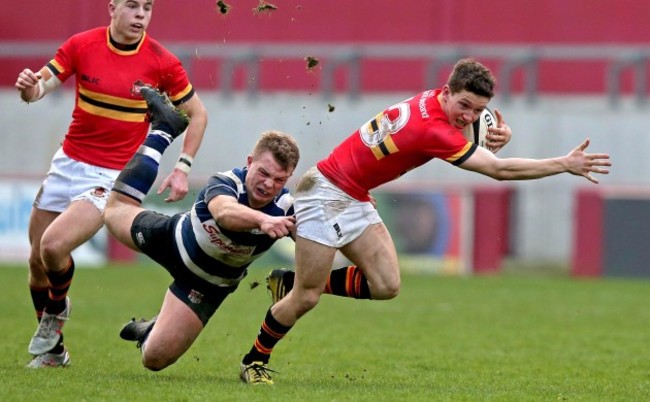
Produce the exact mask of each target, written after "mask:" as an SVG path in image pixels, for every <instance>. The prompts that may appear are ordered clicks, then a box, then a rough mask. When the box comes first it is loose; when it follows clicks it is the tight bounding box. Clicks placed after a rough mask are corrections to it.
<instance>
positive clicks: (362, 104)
mask: <svg viewBox="0 0 650 402" xmlns="http://www.w3.org/2000/svg"><path fill="white" fill-rule="evenodd" d="M0 3H1V4H2V9H3V13H2V14H1V15H0V27H2V28H1V31H0V59H1V61H2V65H3V68H2V69H1V70H0V119H1V121H2V126H3V133H2V135H1V136H0V149H1V150H2V151H1V152H2V158H0V262H12V261H19V262H20V261H26V256H27V250H28V243H27V234H26V230H27V222H28V218H29V211H30V209H31V202H32V201H33V198H34V195H35V193H36V191H37V190H38V186H39V185H40V182H41V180H42V178H43V176H44V174H45V173H46V171H47V169H48V167H49V163H50V159H51V157H52V155H53V154H54V152H55V151H56V149H57V148H58V147H59V144H60V142H61V140H62V138H63V136H64V134H65V132H66V130H67V126H68V124H69V121H70V115H71V112H72V107H73V103H74V86H73V85H74V83H73V82H72V81H73V80H70V82H68V83H66V85H65V86H64V87H63V88H60V89H59V90H58V91H57V92H55V93H53V94H51V95H50V96H49V97H47V98H45V99H43V100H41V101H39V102H36V103H33V104H29V105H27V104H25V103H23V102H21V101H20V99H19V97H18V95H17V94H16V90H15V89H14V87H13V84H14V82H15V79H16V77H17V75H18V72H19V71H21V70H22V69H23V68H25V67H29V68H31V69H33V70H38V69H40V68H41V67H42V66H43V65H44V64H45V63H46V62H48V61H49V60H50V59H51V58H52V57H53V56H54V54H55V52H56V49H57V48H58V46H59V45H60V44H61V43H62V42H63V41H65V40H66V39H67V38H68V37H69V36H71V35H73V34H75V33H78V32H80V31H83V30H86V29H90V28H93V27H96V26H106V25H108V23H109V15H108V10H107V5H108V1H107V0H92V1H89V0H60V1H57V2H41V1H36V0H23V1H21V2H15V1H7V0H1V1H0ZM225 3H227V4H229V5H230V6H231V8H230V9H229V10H228V12H227V13H223V12H222V11H221V10H220V7H219V6H218V4H217V2H216V1H207V0H193V1H191V2H184V1H183V2H181V1H178V0H156V1H155V5H154V13H153V19H152V22H151V25H150V27H149V31H148V32H149V34H150V35H151V36H152V37H153V38H155V39H157V40H158V41H160V42H162V44H163V45H165V46H166V47H168V48H169V49H170V50H172V51H173V52H174V53H175V54H176V55H177V56H178V57H179V58H180V59H181V60H182V61H183V64H184V65H185V67H186V69H187V70H188V72H189V74H190V79H191V81H192V83H193V84H194V86H195V87H196V89H197V91H198V93H199V95H200V97H201V98H202V100H203V101H204V103H205V104H206V106H207V108H208V111H209V118H210V121H209V124H208V128H207V131H206V135H205V138H204V141H203V145H202V147H201V150H200V151H199V154H198V156H197V159H196V161H195V164H194V167H193V169H192V173H191V180H192V183H193V187H194V188H200V187H201V185H202V184H203V183H204V181H205V180H206V178H207V177H208V176H209V175H210V174H211V173H213V172H215V171H221V170H227V169H230V168H232V167H233V166H243V165H244V163H245V160H246V159H245V158H246V156H247V155H248V153H249V152H250V150H251V148H252V146H253V145H254V143H255V141H256V140H257V138H258V136H259V134H260V132H262V131H264V130H267V129H277V130H282V131H285V132H287V133H290V134H292V135H293V136H295V137H296V139H297V140H298V142H299V144H300V146H301V151H302V159H301V162H300V165H299V166H298V169H297V171H296V174H295V175H294V176H295V177H294V180H293V181H292V183H291V186H293V184H294V183H295V180H296V179H297V177H299V176H300V175H301V174H302V172H304V171H305V170H306V169H308V168H309V167H310V166H312V165H313V164H315V163H316V162H317V161H318V160H319V159H321V158H323V157H325V156H326V155H327V154H328V153H329V152H330V150H331V149H332V148H333V147H334V146H335V145H336V144H338V143H339V142H340V141H341V140H342V139H344V138H345V137H347V136H348V135H349V134H350V133H352V132H353V131H354V130H356V129H357V128H358V127H359V126H361V125H362V124H364V123H365V122H366V121H368V120H369V119H370V118H371V117H373V116H374V115H376V114H377V113H379V112H381V111H382V110H384V109H385V108H386V107H388V106H390V105H392V104H395V103H397V102H400V101H402V100H403V99H405V98H408V97H410V96H413V95H415V94H417V93H419V92H421V91H423V90H426V89H432V88H438V87H440V86H441V85H443V84H444V82H445V80H446V78H447V76H448V74H449V72H450V71H451V67H452V66H453V64H454V63H455V62H456V61H457V60H458V59H459V58H462V57H474V58H476V59H478V60H479V61H481V62H483V63H484V64H486V65H487V66H488V67H490V68H491V69H492V71H493V72H494V74H495V76H496V77H497V80H498V83H497V96H496V97H495V98H494V100H493V101H492V102H491V103H490V107H492V108H498V109H500V110H501V111H502V113H503V114H504V116H505V119H506V121H507V123H508V124H509V125H510V126H511V127H512V130H513V133H514V134H513V138H512V141H511V142H510V144H508V146H507V147H506V148H505V149H503V150H502V151H501V152H500V154H499V156H501V157H514V156H518V157H519V156H520V157H531V158H545V157H553V156H560V155H564V154H566V153H568V152H569V151H570V150H571V149H573V148H574V147H575V146H577V145H578V144H580V143H581V142H582V141H583V140H584V139H585V138H587V137H589V138H590V139H591V141H592V145H591V146H590V148H589V151H592V152H607V153H609V154H610V155H611V157H612V161H613V164H614V166H613V167H612V169H611V174H610V175H608V176H601V177H599V179H600V180H601V183H600V184H598V185H594V184H591V183H590V182H588V181H587V180H585V179H583V178H579V177H575V176H569V175H560V176H556V177H550V178H546V179H544V180H539V181H530V182H519V183H500V182H495V181H494V180H491V179H489V178H486V177H482V176H479V175H477V174H474V173H469V172H465V171H462V170H461V169H457V168H454V167H452V166H450V165H447V164H446V163H444V162H441V161H433V162H431V163H429V164H427V165H425V166H423V167H421V168H419V169H416V170H414V171H412V172H410V173H408V174H407V175H405V176H404V177H403V178H401V179H400V180H398V181H397V182H394V183H391V184H389V185H386V186H385V187H382V188H379V189H377V191H376V196H377V197H378V199H379V202H380V204H379V208H380V213H381V214H382V216H383V217H384V219H385V220H386V223H387V225H388V226H389V227H390V229H391V231H392V234H393V237H394V239H395V242H396V243H397V246H398V249H399V251H400V255H401V259H402V261H403V264H404V267H405V269H411V270H417V271H422V272H434V273H451V274H471V273H477V272H478V273H489V272H498V271H499V270H501V269H503V267H504V266H505V265H508V266H509V267H514V269H517V267H521V269H524V267H527V266H542V265H547V266H548V265H552V266H556V267H560V269H562V270H565V271H566V272H567V273H569V274H572V275H578V276H600V275H605V276H627V277H648V276H650V267H649V266H648V265H647V263H646V262H647V261H648V259H649V258H650V248H648V247H647V240H646V236H647V234H646V230H645V228H646V225H647V222H649V221H650V175H648V173H649V172H650V160H649V158H646V155H645V152H646V151H647V150H649V149H650V135H649V134H650V133H649V130H648V124H647V121H648V111H649V108H648V102H647V97H648V92H649V88H648V86H649V85H650V84H649V82H648V60H649V58H650V30H648V29H647V16H648V15H650V3H648V2H640V1H636V0H600V1H597V2H594V1H591V0H572V1H569V2H567V1H563V0H543V1H532V0H520V1H516V2H513V1H509V0H493V1H491V2H484V1H479V0H429V1H414V0H383V1H369V0H355V1H347V0H330V1H327V2H316V1H305V0H286V1H285V0H276V1H272V2H266V3H264V2H262V3H260V1H258V0H247V1H243V0H239V1H235V0H230V1H226V2H225ZM264 5H266V7H264ZM269 5H272V6H275V7H270V6H269ZM260 9H265V10H260ZM178 145H179V144H175V148H174V149H172V150H170V151H168V152H167V154H166V157H165V160H164V161H163V163H162V169H161V176H162V175H166V174H167V172H168V171H169V170H170V169H171V167H172V166H173V164H174V162H175V160H176V156H177V155H178V152H179V151H178ZM194 193H195V191H193V192H192V193H191V194H190V195H188V197H187V200H185V202H182V203H179V204H174V205H170V204H164V203H163V202H161V201H160V199H159V198H158V197H150V199H149V200H148V205H149V206H151V207H153V208H156V209H159V210H163V211H165V212H169V213H172V212H175V211H177V210H182V209H184V208H187V207H188V205H190V203H191V202H192V201H193V194H194ZM290 243H291V242H289V244H287V243H286V242H283V243H281V245H280V246H279V247H277V248H276V250H275V251H274V255H273V256H272V257H273V258H276V259H277V260H278V261H280V262H281V263H290V261H291V258H292V249H291V247H292V245H291V244H290ZM76 253H77V256H76V257H77V259H78V260H79V261H84V262H85V263H86V264H88V265H99V266H101V265H102V264H104V263H105V262H107V261H130V260H133V259H134V258H136V257H135V256H133V255H132V254H130V253H128V252H126V251H125V250H123V249H122V248H120V246H119V245H117V244H115V242H114V241H113V240H112V239H111V238H110V236H108V235H107V234H106V232H102V233H100V235H98V236H97V238H96V239H94V240H93V242H91V243H90V244H88V245H85V246H83V247H82V248H81V249H80V250H78V251H77V252H76ZM273 263H275V261H274V262H273Z"/></svg>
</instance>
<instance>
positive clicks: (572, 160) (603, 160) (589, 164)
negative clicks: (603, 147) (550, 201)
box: [565, 138, 612, 184]
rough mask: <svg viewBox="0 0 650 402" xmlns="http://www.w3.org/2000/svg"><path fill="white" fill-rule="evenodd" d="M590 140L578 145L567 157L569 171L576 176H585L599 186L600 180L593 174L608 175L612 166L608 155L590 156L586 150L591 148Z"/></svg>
mask: <svg viewBox="0 0 650 402" xmlns="http://www.w3.org/2000/svg"><path fill="white" fill-rule="evenodd" d="M589 142H590V141H589V138H587V139H586V140H585V141H584V142H583V143H582V144H580V145H578V146H577V147H576V148H575V149H574V150H573V151H571V152H569V154H568V155H567V156H566V158H565V159H566V161H567V170H568V172H569V173H571V174H574V175H576V176H584V177H585V178H587V180H589V181H590V182H592V183H596V184H598V179H596V178H595V177H593V176H592V175H591V174H592V173H599V174H608V173H609V169H607V167H608V166H612V163H611V162H610V161H609V155H608V154H589V153H586V152H585V149H587V147H588V146H589Z"/></svg>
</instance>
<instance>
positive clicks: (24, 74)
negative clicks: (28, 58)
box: [15, 68, 42, 91]
mask: <svg viewBox="0 0 650 402" xmlns="http://www.w3.org/2000/svg"><path fill="white" fill-rule="evenodd" d="M41 78H42V77H41V73H40V72H39V73H35V72H33V71H32V70H30V69H29V68H26V69H24V70H23V71H21V72H20V73H19V74H18V78H17V79H16V84H15V86H16V88H18V90H19V91H24V90H25V89H29V88H34V87H35V86H36V84H38V80H40V79H41Z"/></svg>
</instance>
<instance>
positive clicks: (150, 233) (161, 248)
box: [131, 211, 237, 326]
mask: <svg viewBox="0 0 650 402" xmlns="http://www.w3.org/2000/svg"><path fill="white" fill-rule="evenodd" d="M180 217H181V215H174V216H167V215H164V214H161V213H158V212H155V211H142V212H140V213H139V214H138V215H137V216H136V217H135V219H134V220H133V224H132V225H131V238H132V239H133V242H134V243H135V244H136V245H137V246H138V247H139V248H140V250H141V251H142V252H143V253H144V254H146V255H147V256H149V257H150V258H151V259H153V260H154V261H156V262H157V263H158V264H160V265H162V266H163V267H164V268H165V269H166V270H167V271H168V272H169V273H170V274H171V276H172V277H173V278H174V282H173V283H172V284H171V285H170V286H169V290H170V291H171V292H172V294H174V295H175V296H176V297H178V299H180V300H181V301H182V302H183V303H185V304H186V305H187V306H188V307H189V308H190V309H192V311H194V313H195V314H196V315H197V316H198V317H199V319H200V320H201V322H203V325H204V326H205V324H207V322H208V320H209V319H210V317H212V315H214V312H215V311H216V310H217V309H218V308H219V306H220V305H221V303H222V302H223V301H224V300H225V298H226V297H227V296H228V295H229V294H231V293H232V292H234V291H235V289H237V286H229V287H220V286H215V285H213V284H211V283H208V282H206V281H204V280H203V279H201V278H199V277H198V276H196V275H194V273H193V272H192V271H190V270H189V268H187V267H186V266H185V264H184V263H183V260H182V259H181V257H180V255H179V253H178V249H177V247H176V241H175V240H174V231H175V228H176V222H178V220H179V219H180Z"/></svg>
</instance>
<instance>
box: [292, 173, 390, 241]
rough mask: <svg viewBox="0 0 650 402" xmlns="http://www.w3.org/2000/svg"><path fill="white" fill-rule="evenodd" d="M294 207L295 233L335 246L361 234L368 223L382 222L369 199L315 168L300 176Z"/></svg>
mask: <svg viewBox="0 0 650 402" xmlns="http://www.w3.org/2000/svg"><path fill="white" fill-rule="evenodd" d="M294 208H295V211H296V220H297V224H296V225H297V227H296V233H297V234H298V236H300V237H302V238H305V239H309V240H312V241H315V242H317V243H321V244H324V245H326V246H330V247H335V248H341V247H343V246H345V245H346V244H348V243H350V242H351V241H353V240H354V239H356V238H357V237H359V236H361V233H363V231H364V230H365V229H366V228H367V227H368V226H370V225H372V224H375V223H381V222H382V220H381V217H380V216H379V214H378V213H377V210H376V209H375V207H374V206H373V205H372V204H371V203H370V202H369V201H368V202H362V201H359V200H357V199H355V198H352V197H350V196H349V195H348V194H347V193H345V192H344V191H343V190H341V189H340V188H338V187H336V186H335V185H334V184H332V182H330V181H329V180H328V179H327V178H326V177H325V176H323V174H322V173H321V172H319V171H318V169H316V168H311V169H309V170H308V171H307V173H305V174H304V175H303V176H302V178H301V179H300V182H299V183H298V188H297V190H296V193H295V200H294Z"/></svg>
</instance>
